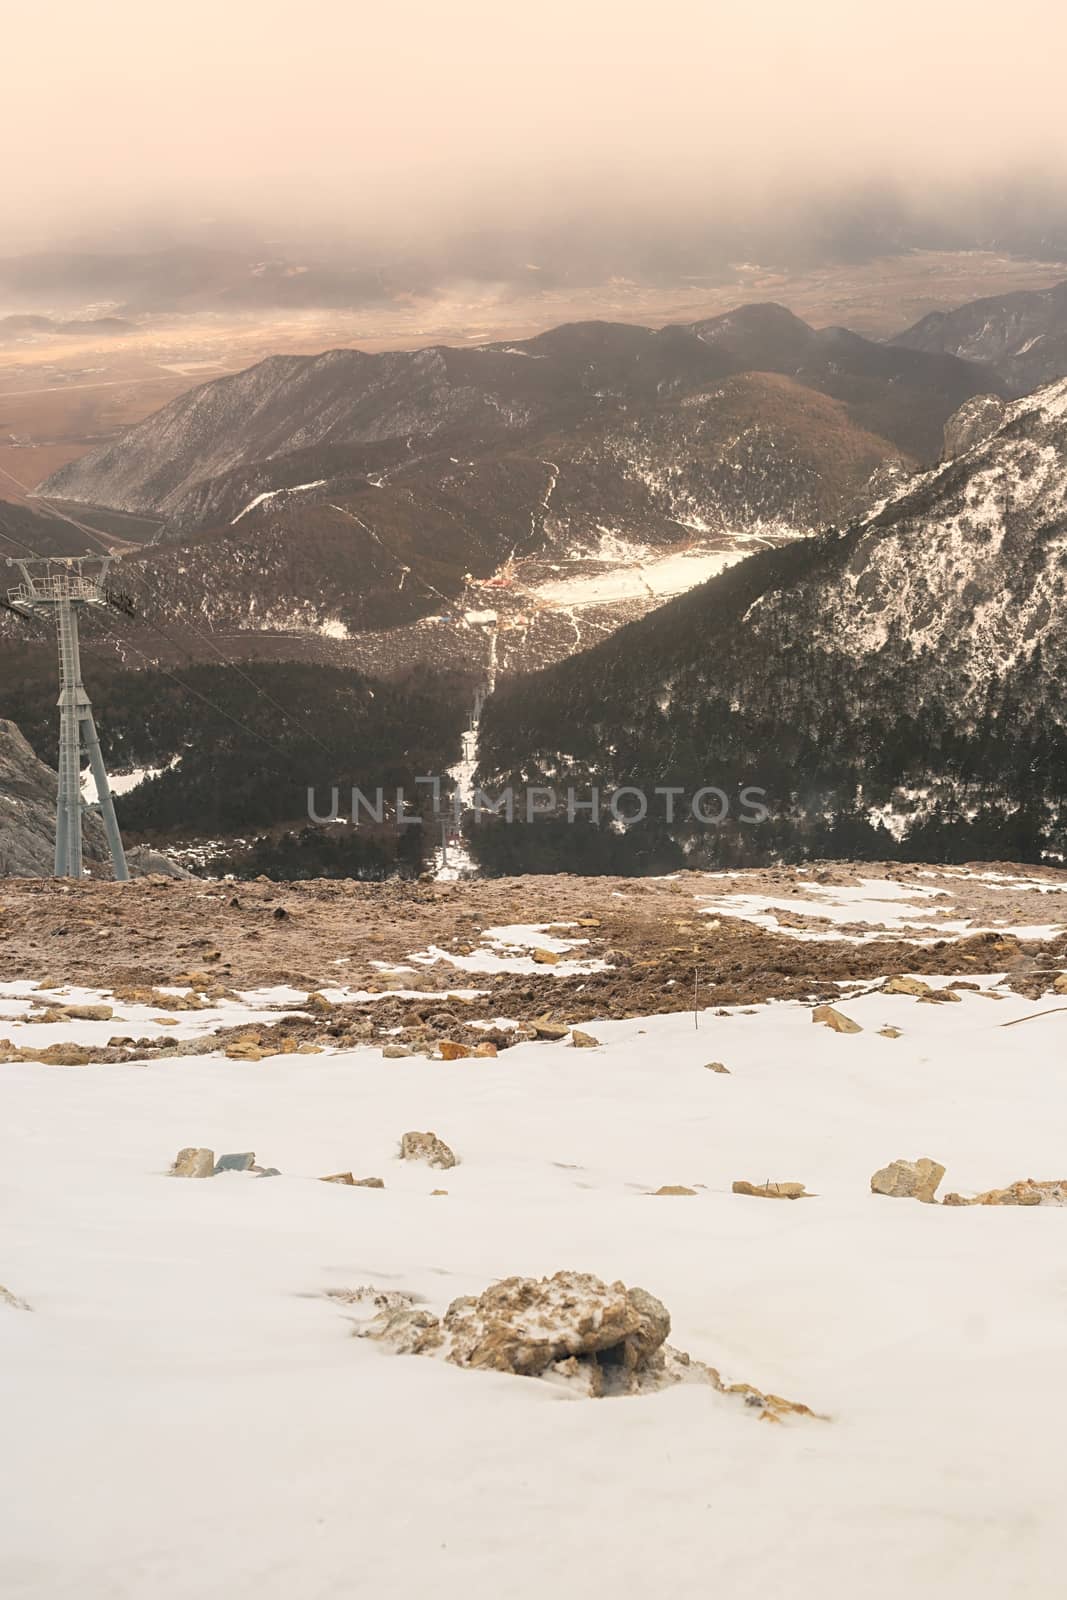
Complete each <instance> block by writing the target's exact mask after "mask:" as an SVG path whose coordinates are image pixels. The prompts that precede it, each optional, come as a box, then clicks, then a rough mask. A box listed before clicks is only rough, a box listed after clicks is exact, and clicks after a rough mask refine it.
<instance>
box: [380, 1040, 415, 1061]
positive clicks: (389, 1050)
mask: <svg viewBox="0 0 1067 1600" xmlns="http://www.w3.org/2000/svg"><path fill="white" fill-rule="evenodd" d="M411 1054H412V1051H411V1049H410V1047H409V1046H408V1045H406V1044H385V1045H383V1046H382V1057H383V1059H384V1060H386V1061H400V1060H401V1059H402V1058H403V1057H404V1056H410V1055H411Z"/></svg>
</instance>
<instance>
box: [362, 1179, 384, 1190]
mask: <svg viewBox="0 0 1067 1600" xmlns="http://www.w3.org/2000/svg"><path fill="white" fill-rule="evenodd" d="M354 1187H355V1188H357V1189H384V1188H385V1180H384V1178H357V1179H356V1180H355V1184H354Z"/></svg>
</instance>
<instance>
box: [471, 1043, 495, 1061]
mask: <svg viewBox="0 0 1067 1600" xmlns="http://www.w3.org/2000/svg"><path fill="white" fill-rule="evenodd" d="M497 1054H498V1051H497V1047H496V1045H495V1044H494V1043H493V1041H492V1040H491V1039H484V1040H483V1041H482V1043H481V1044H476V1045H475V1046H474V1049H473V1050H472V1051H471V1055H472V1056H479V1057H480V1058H481V1059H482V1060H486V1061H492V1060H494V1059H495V1058H496V1056H497Z"/></svg>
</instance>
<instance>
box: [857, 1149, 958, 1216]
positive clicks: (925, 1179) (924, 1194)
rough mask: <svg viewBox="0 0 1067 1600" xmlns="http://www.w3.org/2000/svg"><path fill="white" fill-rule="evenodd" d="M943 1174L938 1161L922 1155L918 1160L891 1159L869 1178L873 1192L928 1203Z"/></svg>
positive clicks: (943, 1170)
mask: <svg viewBox="0 0 1067 1600" xmlns="http://www.w3.org/2000/svg"><path fill="white" fill-rule="evenodd" d="M944 1176H945V1169H944V1167H943V1166H942V1165H941V1163H940V1162H939V1161H931V1160H930V1159H929V1157H928V1156H922V1157H920V1159H919V1160H918V1161H891V1162H890V1163H889V1165H888V1167H880V1168H879V1170H878V1171H877V1172H876V1173H875V1174H874V1175H873V1177H872V1178H871V1192H872V1193H873V1194H886V1195H890V1196H891V1197H892V1198H893V1199H897V1200H922V1201H923V1202H924V1203H925V1204H926V1205H929V1204H930V1203H931V1202H932V1201H933V1198H934V1195H935V1194H936V1192H937V1186H938V1184H939V1183H940V1182H941V1179H942V1178H943V1177H944Z"/></svg>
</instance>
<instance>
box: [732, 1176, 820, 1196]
mask: <svg viewBox="0 0 1067 1600" xmlns="http://www.w3.org/2000/svg"><path fill="white" fill-rule="evenodd" d="M730 1188H731V1191H732V1193H733V1194H752V1195H758V1196H759V1197H760V1198H761V1199H763V1200H812V1199H814V1196H813V1195H810V1194H809V1193H808V1192H807V1190H806V1189H805V1187H804V1185H803V1184H802V1183H789V1182H786V1183H748V1182H746V1180H745V1179H744V1178H738V1179H736V1180H735V1181H734V1183H732V1184H731V1186H730Z"/></svg>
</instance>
